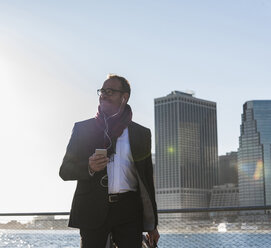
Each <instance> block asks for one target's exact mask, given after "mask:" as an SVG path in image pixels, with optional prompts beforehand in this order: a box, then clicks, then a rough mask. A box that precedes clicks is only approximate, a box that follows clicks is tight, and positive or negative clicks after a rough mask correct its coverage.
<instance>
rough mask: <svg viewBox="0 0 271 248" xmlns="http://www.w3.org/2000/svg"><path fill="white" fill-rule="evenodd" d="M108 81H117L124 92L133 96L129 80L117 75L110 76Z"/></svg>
mask: <svg viewBox="0 0 271 248" xmlns="http://www.w3.org/2000/svg"><path fill="white" fill-rule="evenodd" d="M107 79H117V80H119V82H120V83H121V88H122V90H123V91H124V92H127V93H128V94H129V95H130V94H131V87H130V83H129V82H128V80H127V79H126V78H124V77H121V76H118V75H116V74H108V75H107Z"/></svg>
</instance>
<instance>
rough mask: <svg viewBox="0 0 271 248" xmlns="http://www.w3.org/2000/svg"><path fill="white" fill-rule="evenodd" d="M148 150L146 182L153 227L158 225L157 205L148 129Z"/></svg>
mask: <svg viewBox="0 0 271 248" xmlns="http://www.w3.org/2000/svg"><path fill="white" fill-rule="evenodd" d="M148 131H149V132H148V150H149V151H150V155H149V156H148V158H147V170H148V172H147V175H148V182H149V188H150V192H151V196H150V197H151V201H152V205H153V211H154V216H155V227H156V226H157V225H158V215H157V205H156V200H155V188H154V180H153V163H152V157H151V131H150V130H148Z"/></svg>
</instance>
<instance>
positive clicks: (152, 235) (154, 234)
mask: <svg viewBox="0 0 271 248" xmlns="http://www.w3.org/2000/svg"><path fill="white" fill-rule="evenodd" d="M147 238H148V240H149V243H150V245H151V246H152V247H156V246H154V244H157V243H158V240H159V238H160V234H159V232H158V230H157V228H155V229H154V230H152V231H150V232H148V234H147Z"/></svg>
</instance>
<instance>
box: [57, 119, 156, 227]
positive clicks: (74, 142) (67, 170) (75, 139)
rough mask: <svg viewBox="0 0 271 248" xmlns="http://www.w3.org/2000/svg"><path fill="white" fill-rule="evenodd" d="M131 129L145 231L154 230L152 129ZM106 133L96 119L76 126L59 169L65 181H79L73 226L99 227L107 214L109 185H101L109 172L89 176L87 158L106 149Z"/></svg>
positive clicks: (132, 125)
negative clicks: (104, 140)
mask: <svg viewBox="0 0 271 248" xmlns="http://www.w3.org/2000/svg"><path fill="white" fill-rule="evenodd" d="M128 132H129V141H130V147H131V152H132V156H133V159H134V165H135V167H136V172H137V180H138V185H139V192H140V196H141V200H142V205H143V223H144V231H151V230H153V229H154V228H155V227H156V226H157V222H158V221H157V207H156V202H155V193H154V184H153V166H152V159H151V132H150V130H149V129H147V128H145V127H143V126H140V125H139V124H137V123H135V122H131V124H130V125H129V126H128ZM103 135H104V133H103V130H101V129H100V128H97V126H96V123H95V119H94V118H92V119H89V120H86V121H82V122H77V123H75V125H74V128H73V132H72V136H71V138H70V141H69V144H68V146H67V150H66V154H65V156H64V159H63V163H62V165H61V167H60V172H59V175H60V177H61V178H62V179H63V180H77V187H76V191H75V194H74V198H73V202H72V209H71V213H70V221H69V226H70V227H77V228H90V229H93V228H97V227H99V226H101V225H102V224H103V223H104V221H105V218H106V216H107V212H108V197H107V195H108V188H107V187H102V186H101V184H100V181H101V178H102V177H103V176H104V175H106V173H107V171H106V169H105V170H103V171H100V172H96V173H95V174H94V176H90V175H89V172H88V158H89V157H90V156H91V155H92V154H93V153H95V149H97V148H103Z"/></svg>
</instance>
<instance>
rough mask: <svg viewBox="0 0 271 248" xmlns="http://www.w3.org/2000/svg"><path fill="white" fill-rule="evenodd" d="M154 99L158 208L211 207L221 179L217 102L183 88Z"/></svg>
mask: <svg viewBox="0 0 271 248" xmlns="http://www.w3.org/2000/svg"><path fill="white" fill-rule="evenodd" d="M154 101H155V142H156V145H155V148H156V150H155V151H156V153H155V160H156V162H155V183H156V190H157V203H158V208H160V209H163V208H183V207H207V206H208V199H207V198H208V196H207V191H208V190H209V189H211V188H212V187H213V185H216V184H217V180H218V174H217V173H218V171H217V165H218V155H217V120H216V103H214V102H211V101H206V100H201V99H198V98H195V97H194V96H193V95H192V94H188V93H183V92H179V91H173V92H172V93H171V94H169V95H167V96H165V97H161V98H157V99H155V100H154Z"/></svg>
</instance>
